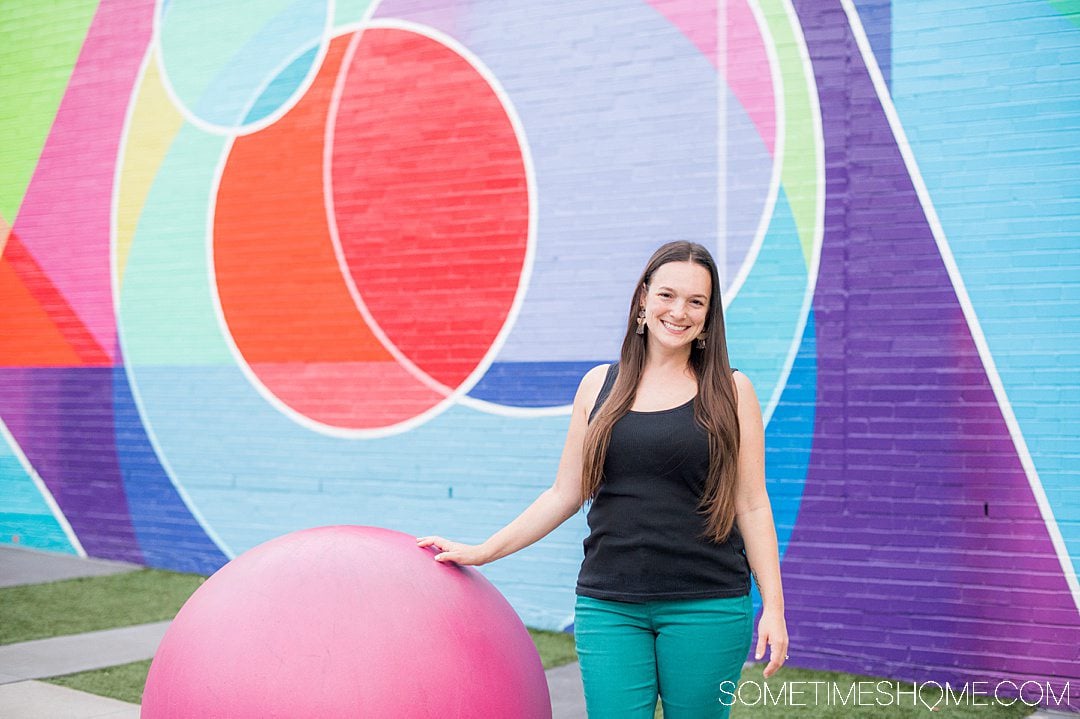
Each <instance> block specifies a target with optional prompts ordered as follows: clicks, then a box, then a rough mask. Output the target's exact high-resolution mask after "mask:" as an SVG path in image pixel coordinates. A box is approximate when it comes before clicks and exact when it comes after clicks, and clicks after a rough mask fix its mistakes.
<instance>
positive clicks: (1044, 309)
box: [892, 0, 1080, 571]
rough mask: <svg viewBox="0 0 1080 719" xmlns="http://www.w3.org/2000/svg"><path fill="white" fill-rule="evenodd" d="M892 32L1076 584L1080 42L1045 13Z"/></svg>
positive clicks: (926, 154)
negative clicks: (1071, 564) (1069, 558)
mask: <svg viewBox="0 0 1080 719" xmlns="http://www.w3.org/2000/svg"><path fill="white" fill-rule="evenodd" d="M892 22H893V44H892V47H893V66H892V69H893V74H892V85H893V99H894V101H895V104H896V108H897V112H898V114H899V116H900V120H901V122H902V123H903V126H904V129H905V132H906V133H907V137H908V140H909V142H910V144H911V148H912V151H913V153H914V156H915V158H916V161H917V162H918V165H919V168H920V170H921V171H922V175H923V179H924V180H925V182H926V186H927V189H928V190H929V193H930V196H931V197H932V198H933V202H934V207H935V209H936V210H937V214H938V216H939V217H940V219H941V224H942V228H943V229H944V233H945V237H946V238H947V240H948V244H949V246H950V248H951V249H952V253H953V256H954V257H955V258H956V264H957V267H958V268H959V270H960V275H961V276H962V277H963V281H964V285H965V287H966V288H967V292H968V295H969V296H970V298H971V303H972V306H973V308H974V310H975V313H976V315H977V316H978V318H979V323H980V325H981V327H982V330H983V333H984V334H985V336H986V343H987V346H988V347H989V349H990V353H991V354H992V355H993V358H994V364H995V366H996V367H997V371H998V374H999V375H1000V377H1001V381H1002V385H1003V387H1004V390H1005V393H1006V394H1007V395H1008V398H1009V402H1010V403H1011V405H1012V409H1013V412H1014V413H1015V415H1016V419H1017V423H1018V425H1019V428H1020V431H1021V433H1022V434H1023V438H1024V442H1025V443H1026V444H1027V448H1028V450H1029V451H1030V453H1031V456H1032V459H1033V461H1034V465H1035V469H1036V471H1037V472H1038V477H1039V481H1040V482H1041V484H1042V487H1043V490H1044V491H1045V493H1046V497H1047V500H1048V501H1049V504H1050V508H1051V510H1052V511H1053V513H1054V515H1055V517H1056V518H1057V525H1058V529H1059V530H1060V531H1061V535H1062V537H1063V539H1064V541H1065V547H1066V549H1067V551H1068V554H1069V555H1070V557H1071V558H1072V562H1073V568H1074V570H1077V571H1080V467H1078V465H1077V461H1076V460H1077V455H1076V445H1075V434H1076V428H1077V427H1080V385H1078V383H1077V381H1076V367H1077V366H1078V365H1080V302H1078V300H1080V243H1078V242H1077V239H1076V238H1077V234H1076V225H1077V219H1076V217H1077V215H1076V213H1077V210H1076V208H1077V206H1078V203H1080V163H1077V161H1076V157H1077V148H1080V29H1078V28H1077V27H1076V26H1075V25H1074V24H1073V23H1071V22H1070V21H1069V19H1068V18H1067V17H1065V16H1063V15H1061V14H1060V13H1059V12H1058V11H1057V10H1055V9H1054V8H1053V7H1052V6H1051V5H1050V4H1049V3H1041V2H1035V3H1010V4H986V3H981V2H976V1H975V0H942V1H941V2H935V3H933V5H932V6H929V5H927V4H925V3H917V2H895V3H893V10H892ZM928 58H932V60H928ZM1018 304H1019V305H1021V306H1026V307H1027V308H1028V309H1026V310H1025V309H1019V308H1018Z"/></svg>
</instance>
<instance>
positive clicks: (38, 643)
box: [0, 547, 586, 719]
mask: <svg viewBox="0 0 1080 719" xmlns="http://www.w3.org/2000/svg"><path fill="white" fill-rule="evenodd" d="M139 568H140V567H139V566H138V565H134V564H126V563H123V562H107V561H104V560H99V559H84V558H79V557H73V556H70V555H61V554H53V553H51V552H39V551H35V550H29V549H21V548H15V547H0V587H5V586H8V587H10V586H18V585H21V584H38V583H43V582H53V581H58V580H62V579H74V578H76V577H87V576H101V575H106V574H115V573H118V572H126V571H133V570H135V569H139ZM168 626H169V622H157V623H154V624H142V625H137V626H133V627H121V628H119V629H107V630H103V631H97V632H87V633H85V634H76V635H72V636H64V637H53V638H50V639H39V640H35V641H29V642H19V643H17V644H8V645H4V646H0V717H3V718H4V719H23V718H25V719H40V718H43V717H48V718H49V719H91V718H98V717H100V718H103V719H104V718H106V717H107V718H109V719H114V718H115V719H121V718H124V719H127V718H129V717H130V718H134V717H138V716H139V706H138V705H137V704H128V703H126V702H120V701H116V700H115V699H107V698H105V697H100V696H97V695H94V694H87V693H85V692H80V691H76V690H74V689H68V688H67V687H59V686H56V685H53V684H48V683H46V682H40V681H34V680H35V679H42V678H47V677H55V676H62V675H64V674H72V673H74V672H81V671H88V670H91V669H104V668H106V667H112V666H116V665H118V664H127V663H128V662H134V661H139V660H144V659H151V658H153V656H154V652H155V651H157V646H158V644H159V643H160V642H161V638H162V637H163V636H164V634H165V630H166V629H167V628H168ZM546 674H547V680H548V689H549V691H550V693H551V703H552V709H553V713H552V717H553V719H585V716H586V715H585V695H584V692H583V690H582V686H581V672H580V671H579V670H578V666H577V664H568V665H566V666H563V667H558V668H556V669H552V670H550V671H548V672H547V673H546Z"/></svg>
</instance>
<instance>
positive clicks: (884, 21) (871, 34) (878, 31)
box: [855, 0, 892, 86]
mask: <svg viewBox="0 0 1080 719" xmlns="http://www.w3.org/2000/svg"><path fill="white" fill-rule="evenodd" d="M855 8H856V9H857V10H858V11H859V20H860V22H862V26H863V29H864V30H866V38H867V39H868V40H869V41H870V47H871V48H872V49H873V51H874V58H875V59H876V60H877V64H878V67H879V68H881V74H882V76H883V77H884V78H885V84H886V85H887V86H891V84H892V79H891V78H892V0H855Z"/></svg>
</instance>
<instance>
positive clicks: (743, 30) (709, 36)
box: [647, 0, 776, 154]
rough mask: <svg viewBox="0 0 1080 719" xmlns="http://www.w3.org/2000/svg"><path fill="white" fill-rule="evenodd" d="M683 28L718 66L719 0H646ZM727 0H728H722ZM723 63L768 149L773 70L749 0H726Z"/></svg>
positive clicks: (772, 130) (772, 143)
mask: <svg viewBox="0 0 1080 719" xmlns="http://www.w3.org/2000/svg"><path fill="white" fill-rule="evenodd" d="M647 1H648V3H649V4H650V5H652V6H653V7H654V8H655V9H656V10H657V11H658V12H660V13H661V14H662V15H663V16H664V17H666V18H667V19H668V20H669V21H670V22H671V24H672V25H674V26H675V27H677V28H679V30H681V31H682V33H683V34H684V35H686V37H687V38H688V39H689V40H690V41H691V42H692V43H694V45H696V46H697V47H698V49H699V50H701V52H702V54H703V55H705V56H706V57H707V58H709V62H711V63H712V64H713V67H719V63H718V62H717V42H716V27H717V23H718V22H719V21H718V19H717V13H716V7H717V6H716V0H711V1H703V0H647ZM720 1H721V2H724V1H726V0H720ZM725 65H726V67H725V68H723V69H722V72H724V73H725V74H726V75H727V82H728V86H729V87H730V88H731V91H732V93H733V94H734V95H735V97H736V99H738V101H739V103H740V104H741V105H742V107H743V109H745V110H746V113H747V114H748V115H749V116H750V121H751V122H753V123H754V126H755V127H756V128H757V130H758V133H759V134H760V135H761V137H762V139H763V140H764V141H765V146H766V147H767V148H768V150H769V154H774V152H775V147H776V108H775V105H774V102H773V84H772V74H771V73H770V71H769V56H768V54H767V53H766V52H765V44H764V40H763V38H762V37H761V32H760V30H759V29H758V25H757V22H756V21H755V20H754V13H753V11H752V10H750V6H749V5H748V4H747V2H746V0H734V1H733V2H728V3H727V62H726V63H725Z"/></svg>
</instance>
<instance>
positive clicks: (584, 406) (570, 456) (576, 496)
mask: <svg viewBox="0 0 1080 719" xmlns="http://www.w3.org/2000/svg"><path fill="white" fill-rule="evenodd" d="M606 370H607V365H601V366H599V367H594V368H593V369H591V370H589V372H588V373H586V375H585V376H584V377H583V378H582V380H581V384H580V385H578V390H577V394H576V395H575V397H574V406H573V409H572V410H571V416H570V428H569V430H568V431H567V433H566V443H565V444H564V445H563V451H562V458H561V459H560V460H559V469H558V471H557V472H556V474H555V482H554V483H553V484H552V485H551V487H549V488H548V489H546V490H544V492H543V493H542V494H541V495H540V496H539V497H537V498H536V500H535V501H534V502H533V503H532V504H530V505H529V506H528V507H527V508H526V509H525V511H523V512H522V513H521V514H519V515H518V516H517V518H516V519H514V520H513V521H512V522H510V523H509V524H507V525H506V526H505V527H503V528H502V529H500V530H499V531H498V532H496V533H495V534H493V535H491V536H490V537H489V538H488V539H487V540H485V541H484V542H483V543H482V544H477V545H472V544H461V543H460V542H454V541H451V540H448V539H444V538H442V537H421V538H420V539H418V540H417V544H418V545H419V546H421V547H427V546H434V547H436V548H437V549H438V550H439V554H437V555H435V559H436V560H438V561H440V562H454V563H456V564H487V563H488V562H494V561H495V560H496V559H501V558H503V557H505V556H507V555H509V554H513V553H514V552H516V551H518V550H520V549H524V548H525V547H527V546H529V545H530V544H533V543H534V542H537V541H539V540H540V539H542V538H543V537H546V536H547V535H548V534H550V533H551V532H552V530H554V529H555V528H556V527H558V526H559V525H560V524H562V523H563V522H565V521H566V520H567V519H569V518H570V517H571V516H573V514H574V513H575V512H576V511H577V510H578V509H580V508H581V472H582V463H583V448H584V445H585V432H586V430H587V429H588V425H589V412H590V411H591V410H592V406H593V404H595V402H596V397H597V395H598V394H599V393H600V387H601V386H602V385H603V382H604V374H605V372H606Z"/></svg>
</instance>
